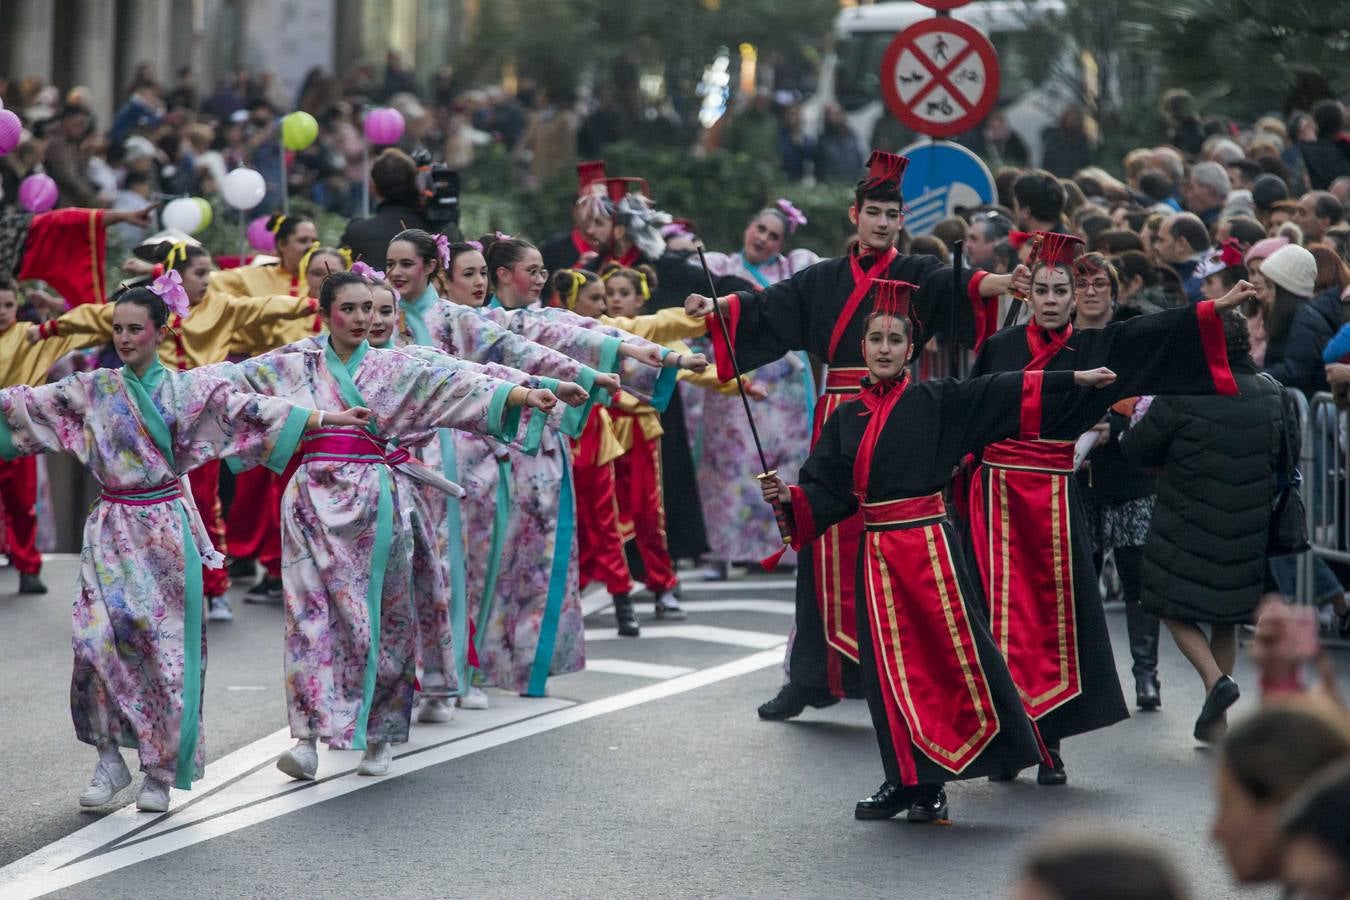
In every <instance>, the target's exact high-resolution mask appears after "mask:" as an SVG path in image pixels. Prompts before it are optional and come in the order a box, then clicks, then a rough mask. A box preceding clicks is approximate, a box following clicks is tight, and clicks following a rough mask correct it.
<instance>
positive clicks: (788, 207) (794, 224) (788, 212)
mask: <svg viewBox="0 0 1350 900" xmlns="http://www.w3.org/2000/svg"><path fill="white" fill-rule="evenodd" d="M774 206H777V207H778V208H779V209H780V210H782V212H783V215H785V216H787V220H788V233H789V234H791V233H792V232H794V231H796V230H797V229H798V228H799V227H800V226H802V225H805V224H806V214H805V213H803V212H802V211H801V210H800V209H798V208H797V207H795V206H793V205H792V201H791V200H788V199H787V198H786V197H780V198H778V200H777V201H775V203H774Z"/></svg>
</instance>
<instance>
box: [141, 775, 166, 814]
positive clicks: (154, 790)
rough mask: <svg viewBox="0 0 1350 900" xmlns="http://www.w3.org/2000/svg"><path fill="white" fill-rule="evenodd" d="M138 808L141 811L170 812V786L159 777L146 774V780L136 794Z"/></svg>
mask: <svg viewBox="0 0 1350 900" xmlns="http://www.w3.org/2000/svg"><path fill="white" fill-rule="evenodd" d="M136 808H137V809H139V810H140V811H141V812H152V813H162V812H168V811H169V786H168V785H167V784H165V783H164V782H162V781H160V780H159V779H158V778H151V777H150V776H149V775H147V776H145V781H142V782H141V792H140V793H139V794H137V795H136Z"/></svg>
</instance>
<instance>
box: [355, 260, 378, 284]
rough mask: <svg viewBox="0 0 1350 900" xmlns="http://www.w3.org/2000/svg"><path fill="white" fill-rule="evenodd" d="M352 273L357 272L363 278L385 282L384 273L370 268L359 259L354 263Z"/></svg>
mask: <svg viewBox="0 0 1350 900" xmlns="http://www.w3.org/2000/svg"><path fill="white" fill-rule="evenodd" d="M352 271H353V272H355V273H356V274H357V275H360V276H361V277H362V278H369V279H371V280H372V281H384V273H383V272H381V271H379V270H377V269H372V268H371V267H370V266H368V265H366V264H365V263H363V262H361V261H360V260H359V259H358V260H357V261H356V262H354V263H352Z"/></svg>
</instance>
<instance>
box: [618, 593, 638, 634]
mask: <svg viewBox="0 0 1350 900" xmlns="http://www.w3.org/2000/svg"><path fill="white" fill-rule="evenodd" d="M614 618H615V619H616V620H617V621H618V623H619V634H620V635H622V636H623V637H637V636H639V635H640V634H642V629H641V628H640V627H639V626H638V619H637V613H635V612H633V601H632V600H630V599H629V597H628V595H627V594H615V595H614Z"/></svg>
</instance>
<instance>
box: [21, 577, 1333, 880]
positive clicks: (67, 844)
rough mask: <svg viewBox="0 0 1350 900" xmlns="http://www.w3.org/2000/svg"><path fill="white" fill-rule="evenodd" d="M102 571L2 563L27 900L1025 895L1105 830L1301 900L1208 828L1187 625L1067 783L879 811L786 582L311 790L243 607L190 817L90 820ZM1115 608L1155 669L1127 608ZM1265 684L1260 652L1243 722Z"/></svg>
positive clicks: (1120, 656)
mask: <svg viewBox="0 0 1350 900" xmlns="http://www.w3.org/2000/svg"><path fill="white" fill-rule="evenodd" d="M75 568H76V563H75V562H74V561H73V560H70V559H63V560H56V561H53V562H50V563H49V564H48V567H47V570H46V575H47V578H48V581H49V584H50V585H51V586H52V588H53V591H52V593H51V594H50V595H48V596H47V597H45V598H34V597H20V596H17V595H13V594H12V591H13V590H14V588H15V584H16V580H17V579H16V577H15V575H14V574H13V572H12V571H10V570H6V571H3V572H0V751H2V752H3V753H4V758H5V759H8V760H10V766H9V773H8V777H7V778H6V779H5V782H6V785H7V787H8V791H7V793H6V798H7V800H8V802H7V803H6V804H4V805H0V897H4V898H10V897H14V898H18V897H27V896H40V895H42V894H44V893H46V892H53V894H52V895H53V896H61V897H91V898H92V897H98V898H105V897H132V896H134V897H141V898H158V897H181V896H187V895H196V896H209V897H212V898H232V897H269V898H270V897H296V898H304V897H330V896H333V895H334V894H336V893H338V892H341V893H343V894H347V895H354V896H375V897H383V896H393V895H402V896H408V897H475V898H489V897H519V896H547V897H555V896H556V897H617V896H647V897H705V896H717V897H761V896H762V897H783V896H787V897H836V896H840V895H845V896H858V897H931V896H938V895H945V896H958V897H1008V896H1010V895H1011V890H1012V888H1011V885H1012V883H1013V881H1014V879H1015V876H1016V871H1017V866H1018V861H1019V859H1020V857H1021V855H1022V853H1023V852H1024V850H1025V848H1026V846H1027V844H1028V842H1029V841H1032V840H1033V839H1034V838H1035V837H1036V836H1037V835H1038V834H1039V833H1040V832H1041V831H1042V830H1043V829H1045V828H1048V827H1051V826H1062V825H1071V824H1075V823H1086V822H1102V823H1111V824H1114V825H1118V826H1123V827H1128V828H1133V829H1136V830H1138V831H1142V832H1144V833H1146V834H1149V835H1151V836H1153V837H1154V838H1155V839H1156V840H1159V841H1161V842H1163V843H1164V844H1165V845H1167V846H1168V847H1169V848H1170V849H1171V850H1172V852H1173V853H1174V855H1175V857H1176V859H1177V860H1178V861H1179V862H1180V863H1181V864H1182V867H1183V870H1184V871H1185V872H1186V874H1187V875H1188V877H1189V878H1190V881H1191V886H1192V888H1193V889H1194V893H1195V896H1197V897H1202V898H1220V897H1229V896H1242V897H1265V896H1273V894H1272V893H1270V892H1260V891H1257V892H1251V891H1245V892H1241V893H1239V892H1237V891H1236V889H1234V888H1233V887H1232V886H1231V884H1230V883H1229V881H1228V879H1227V875H1226V873H1225V871H1224V867H1223V864H1222V859H1221V857H1220V855H1219V853H1218V850H1217V849H1216V848H1215V847H1213V846H1212V845H1210V844H1209V843H1208V842H1207V840H1206V838H1205V832H1206V827H1207V824H1208V818H1209V816H1210V813H1211V808H1212V807H1211V801H1210V787H1209V782H1210V777H1211V774H1210V764H1209V759H1208V754H1207V753H1206V752H1204V751H1203V750H1200V749H1198V748H1197V746H1196V744H1195V742H1194V741H1193V740H1192V739H1191V737H1190V730H1191V725H1192V723H1193V721H1194V717H1195V714H1196V712H1197V711H1198V709H1199V706H1200V703H1201V701H1202V699H1203V697H1202V694H1203V691H1202V689H1201V686H1200V684H1199V681H1198V679H1197V678H1195V676H1194V675H1192V674H1191V672H1190V670H1189V668H1188V667H1187V666H1186V664H1185V662H1184V661H1183V660H1182V659H1181V657H1180V654H1178V653H1177V652H1176V650H1175V648H1174V647H1173V646H1171V644H1170V642H1169V641H1167V640H1166V638H1164V648H1163V669H1162V678H1163V696H1164V706H1163V710H1162V711H1161V712H1159V713H1150V714H1137V715H1136V716H1135V717H1134V718H1133V719H1131V720H1130V721H1128V722H1124V723H1121V724H1119V725H1117V726H1115V727H1113V728H1110V729H1107V730H1106V731H1101V732H1096V733H1094V734H1091V735H1086V736H1083V737H1079V738H1075V739H1072V740H1070V741H1067V742H1066V743H1065V747H1064V750H1065V757H1066V763H1067V766H1068V770H1069V778H1070V781H1069V784H1068V785H1067V786H1066V787H1063V788H1040V787H1037V786H1036V784H1035V783H1034V778H1029V777H1027V776H1025V775H1024V776H1023V778H1022V779H1020V780H1019V781H1018V782H1016V783H1014V784H1011V785H996V784H989V783H987V782H983V781H981V782H963V783H960V784H957V785H954V786H952V787H950V788H949V795H950V797H951V803H952V818H953V824H951V825H950V826H945V827H943V826H927V827H921V826H913V825H908V824H907V823H904V822H903V821H892V822H883V823H863V822H857V821H855V820H854V819H853V817H852V807H853V803H854V801H856V800H857V799H858V798H859V797H861V796H864V795H866V794H868V793H870V792H871V791H872V790H874V789H875V788H876V786H877V785H878V784H879V783H880V782H881V769H880V762H879V760H878V759H877V756H876V754H877V751H876V744H875V742H874V740H873V737H872V734H871V730H870V724H869V720H868V718H867V713H866V709H865V708H864V707H863V706H862V705H861V704H860V703H858V702H846V703H841V704H839V705H837V706H835V707H832V708H830V709H827V710H821V711H811V712H808V713H807V714H806V715H805V716H803V717H802V718H801V719H799V720H796V721H794V722H791V723H786V724H770V723H764V722H760V721H759V720H758V719H757V718H756V717H755V714H754V708H755V706H756V705H757V704H758V703H759V702H761V701H763V700H764V699H767V698H768V697H770V696H772V694H773V693H774V692H775V691H776V690H777V687H778V685H779V683H780V681H781V679H782V670H781V658H782V644H783V637H784V635H785V633H786V630H787V627H788V624H789V622H790V614H791V590H790V582H789V581H787V580H786V579H784V578H782V577H779V578H775V579H768V578H763V577H758V578H750V579H742V580H736V581H732V582H728V583H725V584H721V585H716V586H714V588H713V589H706V588H704V587H703V586H701V585H699V584H697V583H692V582H691V583H690V584H689V585H687V586H686V601H687V602H686V606H687V607H688V609H689V610H690V616H689V619H688V620H687V621H686V622H683V623H669V624H664V623H663V624H660V625H658V624H655V623H654V622H653V621H652V620H651V607H650V603H644V604H643V605H642V606H641V608H640V614H641V616H642V619H643V637H642V638H641V639H638V640H631V639H618V638H617V636H615V635H614V633H613V629H612V623H611V620H610V617H609V614H608V613H607V612H605V611H603V610H600V611H598V612H596V613H595V614H593V615H592V616H591V617H590V618H589V619H588V624H589V625H590V626H591V628H590V630H589V631H588V637H589V641H588V661H589V668H588V670H587V671H585V672H581V673H578V674H575V675H570V676H567V677H564V678H557V679H554V680H552V681H551V682H550V685H549V692H550V696H549V697H548V698H547V699H542V700H523V699H521V698H517V697H514V696H509V695H505V694H499V693H494V694H492V695H491V696H492V700H493V708H492V709H490V710H487V711H482V712H478V711H461V712H460V713H459V714H458V715H457V716H456V718H455V720H454V721H453V722H451V723H449V724H445V725H414V730H413V740H412V742H411V743H410V744H408V745H406V746H403V747H399V748H396V751H397V753H396V757H395V761H394V765H393V769H392V772H391V774H390V775H389V776H387V777H385V778H362V777H359V776H356V775H355V774H354V770H355V766H356V763H357V761H358V758H359V754H357V753H337V752H334V753H328V752H326V751H325V752H323V753H322V754H321V763H320V780H319V781H318V782H315V783H309V784H305V785H297V784H296V783H293V782H290V781H289V780H288V779H286V778H285V776H283V775H281V774H280V773H279V772H277V771H276V769H275V768H274V766H273V765H272V761H273V760H274V758H275V756H276V754H277V753H278V752H279V751H280V750H281V749H284V748H285V747H286V746H289V744H290V741H289V739H288V737H287V735H286V733H285V730H284V727H283V726H284V725H285V718H284V705H283V698H282V690H281V630H282V620H283V617H282V610H281V608H280V607H279V606H246V605H244V604H242V603H240V602H238V600H237V599H236V610H237V612H238V618H237V620H236V621H235V622H233V623H230V624H225V625H219V624H214V623H213V624H211V626H210V629H209V642H210V660H209V667H208V675H207V681H206V684H207V688H206V690H207V699H206V707H205V708H206V716H207V719H206V724H207V729H208V731H207V741H208V743H207V747H208V755H209V760H210V762H209V764H208V768H207V778H206V780H205V781H204V782H203V783H199V785H198V786H197V787H196V789H194V790H193V791H192V792H191V793H186V792H181V791H174V794H173V803H174V806H173V809H172V810H171V811H170V813H169V814H167V815H165V816H155V815H150V814H145V813H138V812H137V811H136V810H135V809H134V806H131V805H129V804H130V801H131V800H132V799H134V792H135V787H136V785H137V784H139V776H138V780H137V781H136V782H133V786H132V788H130V789H128V790H127V791H125V792H123V793H122V794H121V795H119V799H120V800H122V802H123V803H124V804H127V805H123V806H122V807H121V808H118V809H115V810H112V811H111V812H109V811H106V810H105V811H101V812H100V813H97V814H91V813H84V812H81V811H80V810H79V807H78V805H77V804H76V797H77V795H78V793H79V791H80V789H81V788H82V786H83V785H84V783H85V782H86V780H87V779H88V777H89V773H90V771H91V770H92V764H93V761H94V755H93V753H92V751H91V750H90V748H88V747H85V746H84V745H81V744H79V743H77V742H76V741H75V740H74V738H73V736H72V733H71V726H70V719H69V712H68V690H69V673H70V650H69V640H70V626H69V600H68V598H69V597H71V596H72V595H73V588H74V581H75ZM239 593H240V591H239V590H236V597H237V596H238V595H239ZM602 602H603V600H597V601H594V602H592V604H591V605H592V606H599V604H600V603H602ZM1108 616H1109V619H1110V621H1111V627H1112V630H1113V633H1114V634H1115V637H1116V660H1117V665H1118V668H1119V669H1120V671H1121V673H1122V675H1123V676H1125V678H1126V679H1128V656H1127V654H1126V649H1125V644H1124V622H1123V618H1122V615H1121V613H1120V612H1119V611H1118V610H1112V611H1109V612H1108ZM1339 656H1340V659H1339V660H1338V664H1339V665H1340V666H1341V669H1342V676H1343V681H1345V682H1346V683H1347V684H1350V659H1347V654H1345V653H1341V654H1339ZM1250 675H1251V672H1250V667H1247V666H1240V670H1239V679H1238V680H1239V682H1240V683H1241V685H1242V687H1243V690H1244V691H1245V692H1246V694H1247V696H1246V697H1244V699H1243V700H1242V701H1241V702H1240V703H1239V706H1238V708H1237V709H1238V711H1239V713H1240V712H1241V711H1242V710H1243V709H1244V708H1246V709H1251V708H1252V707H1253V705H1254V699H1252V698H1254V696H1255V690H1254V688H1253V687H1252V680H1251V677H1250ZM1124 683H1126V684H1132V683H1131V682H1129V681H1128V680H1126V681H1125V682H1124ZM127 759H128V761H129V764H130V765H131V767H132V768H133V770H134V769H135V764H134V759H133V757H132V755H131V754H130V753H128V754H127Z"/></svg>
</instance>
